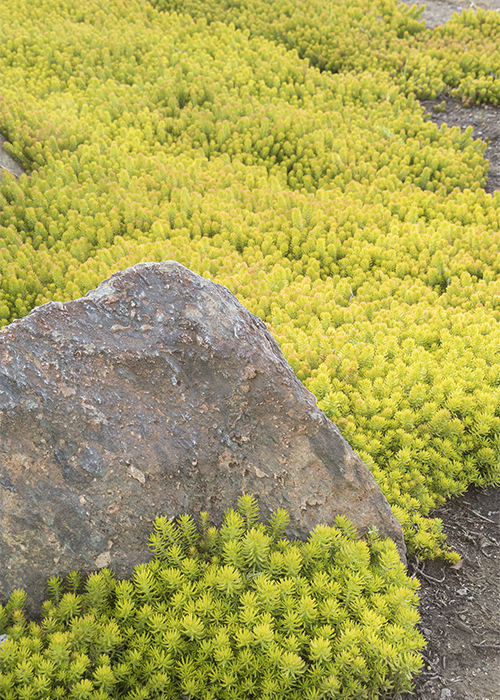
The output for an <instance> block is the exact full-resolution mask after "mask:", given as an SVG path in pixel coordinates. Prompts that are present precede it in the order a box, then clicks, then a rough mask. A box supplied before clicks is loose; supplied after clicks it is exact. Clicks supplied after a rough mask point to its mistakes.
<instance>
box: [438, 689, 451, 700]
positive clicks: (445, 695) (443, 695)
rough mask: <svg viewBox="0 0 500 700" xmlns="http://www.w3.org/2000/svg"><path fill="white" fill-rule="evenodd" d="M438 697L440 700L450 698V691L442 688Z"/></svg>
mask: <svg viewBox="0 0 500 700" xmlns="http://www.w3.org/2000/svg"><path fill="white" fill-rule="evenodd" d="M439 697H440V698H441V700H444V698H451V690H450V689H449V688H443V690H442V691H441V695H440V696H439Z"/></svg>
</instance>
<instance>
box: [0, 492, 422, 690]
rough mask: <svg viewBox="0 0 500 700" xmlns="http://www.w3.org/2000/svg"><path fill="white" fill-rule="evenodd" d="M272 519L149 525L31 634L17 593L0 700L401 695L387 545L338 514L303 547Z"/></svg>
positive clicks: (402, 605) (391, 549) (407, 628)
mask: <svg viewBox="0 0 500 700" xmlns="http://www.w3.org/2000/svg"><path fill="white" fill-rule="evenodd" d="M288 520H289V516H288V513H287V512H286V511H284V510H278V511H276V512H275V513H273V514H272V515H271V517H270V518H269V519H268V521H267V523H265V524H264V523H262V522H260V519H259V510H258V505H257V501H256V499H255V498H254V497H253V496H251V495H248V494H244V495H243V496H241V497H240V499H239V500H238V508H237V510H236V511H234V510H228V511H227V512H226V513H225V517H224V520H223V523H222V525H221V527H220V528H219V529H217V528H215V527H213V526H210V524H209V518H208V514H207V513H201V514H200V517H199V523H198V525H196V523H195V521H194V520H193V519H192V518H191V517H190V516H188V515H184V516H181V517H180V518H178V519H177V520H176V521H172V520H168V519H167V518H165V517H158V518H157V519H156V521H155V523H154V531H153V533H152V535H151V537H150V540H149V546H150V548H151V550H152V551H153V553H154V558H153V559H152V560H151V561H150V562H149V563H146V564H141V565H139V566H137V567H136V568H135V569H134V573H133V576H132V578H131V579H130V580H122V581H119V580H117V579H116V578H115V577H114V574H113V573H112V572H111V571H110V570H108V569H102V570H101V571H99V572H96V573H94V574H91V575H90V576H89V577H88V578H87V580H86V581H83V580H82V578H81V577H80V575H79V574H78V573H77V572H71V573H70V574H69V575H68V576H67V577H66V579H65V581H63V580H61V579H60V578H57V577H55V576H53V577H52V578H51V579H50V580H49V582H48V590H49V595H50V598H49V600H47V602H45V603H44V605H43V615H42V619H41V622H40V623H39V624H37V623H35V622H28V621H27V620H26V619H25V616H24V613H23V606H24V600H25V594H24V592H23V591H21V590H16V591H14V593H13V594H12V596H11V598H10V600H9V601H8V602H7V604H6V606H5V607H2V606H0V634H1V633H6V634H7V635H8V640H7V641H5V642H4V643H3V644H2V645H1V646H0V697H1V698H2V700H26V699H31V698H33V699H35V698H36V699H39V700H45V699H46V700H59V699H60V700H62V699H63V698H64V699H66V698H70V699H71V700H111V699H112V698H116V699H119V700H153V699H156V698H157V699H158V700H160V699H161V700H170V699H171V700H178V699H179V698H180V697H181V696H184V697H185V696H188V697H189V698H190V700H222V699H223V698H227V699H228V700H229V699H231V700H232V699H234V700H236V699H238V698H241V700H247V699H251V698H255V699H256V700H257V699H258V700H279V699H283V700H285V699H286V700H323V699H324V700H326V699H327V698H328V699H332V700H337V699H338V700H341V699H342V700H348V699H352V700H360V699H362V698H364V699H366V700H370V699H375V698H379V697H380V696H381V695H382V694H384V693H389V694H395V693H398V692H400V691H404V690H409V689H410V688H411V684H412V678H413V677H414V675H415V674H416V673H417V672H418V670H419V669H420V666H421V664H422V660H421V657H420V655H419V653H418V652H419V650H420V649H421V648H422V647H423V645H424V640H423V638H422V637H421V635H420V634H419V633H418V632H417V631H416V629H415V624H416V622H418V619H419V616H418V611H417V605H418V596H417V593H416V591H417V589H418V586H419V583H418V581H417V580H416V579H411V578H408V576H407V575H406V573H405V570H404V567H403V565H402V564H401V562H400V560H399V556H398V553H397V550H396V547H395V545H394V543H393V542H392V541H391V540H389V539H385V540H384V539H381V538H379V537H378V535H377V533H375V532H372V533H370V534H368V536H367V538H366V541H363V540H361V539H359V536H358V535H357V534H356V531H355V529H354V528H353V527H352V525H351V524H350V523H349V522H348V521H347V520H346V519H345V518H344V517H343V516H338V517H337V519H336V521H335V524H334V525H333V526H332V527H330V526H326V525H319V526H318V527H316V528H315V529H314V530H313V531H312V532H311V533H310V535H309V538H308V540H307V541H306V542H301V541H290V540H288V539H287V538H286V537H285V530H286V528H287V524H288Z"/></svg>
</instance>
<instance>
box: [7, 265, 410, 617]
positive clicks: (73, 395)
mask: <svg viewBox="0 0 500 700" xmlns="http://www.w3.org/2000/svg"><path fill="white" fill-rule="evenodd" d="M243 492H246V493H253V494H254V495H255V496H256V497H257V498H258V500H259V505H260V509H261V514H262V515H263V516H264V517H267V516H268V515H269V514H270V513H271V511H272V510H275V509H277V508H280V507H284V508H286V509H287V510H288V512H289V513H290V518H291V520H290V529H289V534H290V535H291V536H294V537H301V538H304V537H306V536H307V534H308V533H309V531H310V530H311V529H313V528H314V527H315V526H316V525H317V524H319V523H326V524H329V523H332V521H333V518H334V517H335V516H336V515H337V514H338V513H343V514H345V516H346V517H348V518H349V519H350V520H351V521H352V522H353V524H354V525H355V526H356V527H357V528H358V529H359V530H360V532H362V533H363V532H365V531H366V530H367V529H368V528H370V527H377V528H378V530H379V532H380V534H382V535H387V536H389V537H392V538H393V539H394V540H395V542H396V543H397V545H398V549H399V552H400V555H401V557H402V558H403V559H404V556H405V545H404V540H403V535H402V531H401V527H400V525H399V523H398V522H397V521H396V519H395V518H394V516H393V515H392V512H391V509H390V507H389V505H388V503H387V501H386V499H385V498H384V496H383V495H382V493H381V492H380V489H379V488H378V486H377V484H376V483H375V480H374V478H373V476H372V475H371V473H370V472H369V470H368V469H367V467H366V466H365V465H364V463H363V462H362V461H361V459H360V458H359V457H358V456H357V455H356V454H355V453H354V452H353V450H352V449H351V448H350V446H349V445H348V444H347V442H346V441H345V440H344V439H343V438H342V436H341V435H340V433H339V431H338V429H337V428H336V427H335V425H334V424H333V423H331V422H330V421H329V420H328V418H327V417H326V416H325V415H324V413H322V411H320V410H319V409H318V407H317V406H316V400H315V398H314V396H313V395H312V394H311V393H310V392H309V391H307V389H306V388H305V387H304V386H303V385H302V384H301V383H300V382H299V381H298V379H297V378H296V377H295V375H294V374H293V372H292V370H291V368H290V367H289V365H288V364H287V363H286V361H285V359H284V358H283V355H282V353H281V351H280V349H279V347H278V345H277V343H276V342H275V341H274V339H273V338H272V336H271V334H270V333H269V332H268V330H267V329H266V326H265V325H264V323H263V322H262V321H261V320H260V319H258V318H257V317H255V316H253V315H252V314H251V313H250V312H249V311H247V310H246V309H245V308H244V307H243V306H242V305H241V304H240V303H239V302H238V301H237V299H236V298H235V297H234V296H233V295H232V294H231V293H230V292H229V291H228V290H227V289H226V288H225V287H223V286H220V285H218V284H215V283H213V282H211V281H209V280H207V279H204V278H203V277H200V276H198V275H196V274H194V273H193V272H191V271H190V270H188V269H186V268H185V267H183V266H182V265H180V264H179V263H177V262H173V261H168V262H161V263H141V264H138V265H136V266H135V267H132V268H129V269H127V270H125V271H124V272H118V273H116V274H114V275H113V276H112V277H111V278H110V279H108V280H106V281H104V282H102V284H100V285H99V286H98V288H97V289H95V290H92V291H90V292H89V293H88V294H87V295H86V296H85V297H83V298H81V299H77V300H75V301H69V302H66V303H61V302H50V303H48V304H44V305H43V306H40V307H38V308H36V309H34V310H33V311H32V312H31V313H30V314H29V315H28V316H26V317H24V318H23V319H20V320H17V321H14V322H13V323H11V324H10V325H9V326H6V327H5V328H4V329H3V330H2V331H0V561H1V563H2V567H1V570H0V600H3V601H5V600H6V599H7V598H8V596H9V595H10V593H11V592H12V590H13V589H14V588H17V587H22V588H25V589H26V590H27V592H28V596H29V607H28V612H31V614H33V613H34V612H36V610H38V609H39V606H40V603H41V601H42V600H43V599H44V597H45V595H46V581H47V579H48V578H49V577H50V576H51V575H53V574H58V575H64V574H66V573H67V572H68V571H70V570H71V569H78V570H80V571H82V572H91V571H94V570H96V569H99V568H102V567H111V568H112V569H113V570H115V572H116V574H117V575H118V576H119V577H123V576H130V574H131V572H132V570H133V567H134V566H136V565H137V564H139V563H141V562H144V561H147V560H148V559H149V558H150V554H149V552H148V548H147V540H148V536H149V535H150V533H151V531H152V524H153V521H154V519H155V518H156V516H158V515H166V516H167V517H169V518H172V517H175V516H177V515H180V514H182V513H186V512H187V513H191V514H193V515H197V514H198V513H199V512H200V511H202V510H206V511H208V512H209V513H210V515H211V517H212V520H213V522H214V524H217V525H218V524H220V521H221V520H222V516H223V513H224V510H225V509H227V508H230V507H235V506H236V501H237V498H238V496H240V495H241V494H242V493H243Z"/></svg>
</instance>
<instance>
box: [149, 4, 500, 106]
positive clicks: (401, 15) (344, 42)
mask: <svg viewBox="0 0 500 700" xmlns="http://www.w3.org/2000/svg"><path fill="white" fill-rule="evenodd" d="M150 2H151V4H152V5H153V6H154V7H156V8H158V9H159V10H165V11H175V12H179V13H183V14H189V15H191V16H192V17H194V18H197V19H203V20H206V21H207V22H208V23H214V22H225V23H227V24H233V25H234V26H235V27H237V28H239V29H241V30H243V31H245V30H246V31H249V32H250V33H251V34H252V35H255V36H261V37H265V38H266V39H269V40H271V41H275V42H277V43H280V44H283V45H284V46H285V47H286V48H287V49H289V50H296V51H297V53H298V55H299V56H300V58H307V59H308V60H309V62H310V64H311V65H313V66H316V67H318V68H319V69H320V70H321V71H323V70H325V71H330V72H332V73H341V72H343V73H347V72H352V73H356V74H358V73H362V72H364V71H373V70H382V71H384V72H386V73H387V74H388V75H389V76H390V78H391V81H392V82H394V83H395V84H396V85H398V86H399V87H400V88H401V89H402V90H403V91H404V92H405V93H406V94H409V93H414V94H415V96H416V97H418V98H419V99H435V98H436V96H437V95H439V94H441V93H443V92H446V93H448V94H451V95H453V96H454V97H461V98H462V99H464V100H466V101H474V102H488V103H490V104H498V103H499V102H500V53H499V51H498V46H499V44H500V16H499V15H498V13H497V12H487V11H485V10H483V9H481V8H478V9H477V11H475V10H473V9H469V10H464V11H463V12H462V13H461V14H458V13H455V14H454V15H453V17H452V19H451V20H450V21H449V22H447V23H446V25H445V26H444V27H438V28H437V29H435V30H434V31H430V30H428V29H426V28H425V21H424V22H421V21H420V20H419V17H420V15H421V13H422V10H423V8H422V7H420V8H418V7H417V6H416V5H413V6H412V7H411V8H409V7H407V6H406V5H404V4H402V3H401V4H398V3H397V2H396V0H375V2H374V1H373V0H348V1H347V0H342V1H340V2H334V1H333V0H330V2H321V1H320V0H308V2H306V3H297V2H295V1H294V0H279V1H278V2H272V3H271V2H269V0H214V2H210V3H207V2H206V0H150Z"/></svg>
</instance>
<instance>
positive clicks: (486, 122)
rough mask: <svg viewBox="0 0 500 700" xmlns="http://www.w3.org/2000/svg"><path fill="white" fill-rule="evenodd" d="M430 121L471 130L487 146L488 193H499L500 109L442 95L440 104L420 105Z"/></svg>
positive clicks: (439, 98) (427, 102)
mask: <svg viewBox="0 0 500 700" xmlns="http://www.w3.org/2000/svg"><path fill="white" fill-rule="evenodd" d="M421 104H422V106H423V107H424V109H425V110H426V112H427V114H428V115H429V118H430V119H432V121H433V122H434V123H435V124H437V125H438V126H441V124H447V125H448V126H459V127H460V128H461V129H462V131H465V129H466V128H467V127H468V126H472V134H473V136H474V138H477V139H481V141H485V142H486V143H487V145H488V147H487V149H486V152H485V154H484V157H485V158H486V159H487V160H488V161H489V165H490V167H489V171H488V182H487V184H486V187H485V190H486V192H490V193H493V192H494V191H495V190H500V107H494V106H492V105H464V104H462V102H461V101H460V100H457V99H455V98H453V97H447V96H445V95H441V96H440V97H438V99H437V100H425V101H423V102H421Z"/></svg>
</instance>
